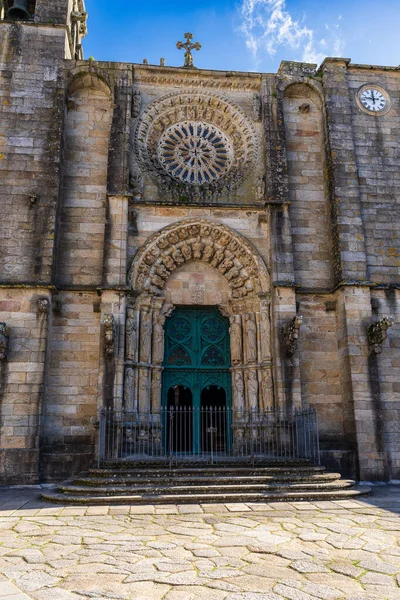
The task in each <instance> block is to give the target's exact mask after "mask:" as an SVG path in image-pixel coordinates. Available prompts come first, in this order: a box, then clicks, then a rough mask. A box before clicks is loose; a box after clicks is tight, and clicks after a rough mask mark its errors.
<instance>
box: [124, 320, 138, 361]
mask: <svg viewBox="0 0 400 600" xmlns="http://www.w3.org/2000/svg"><path fill="white" fill-rule="evenodd" d="M127 314H128V318H127V319H126V325H125V332H126V342H125V352H126V357H125V358H126V360H129V361H131V360H136V347H137V319H136V317H135V312H134V310H133V309H132V308H128V311H127Z"/></svg>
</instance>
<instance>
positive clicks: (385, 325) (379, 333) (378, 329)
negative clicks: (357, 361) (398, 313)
mask: <svg viewBox="0 0 400 600" xmlns="http://www.w3.org/2000/svg"><path fill="white" fill-rule="evenodd" d="M393 323H394V318H393V317H383V319H380V321H376V323H371V325H368V329H367V335H368V344H369V347H370V351H371V353H374V354H381V353H382V344H383V342H384V341H385V340H386V338H387V331H388V329H389V328H390V327H392V326H393Z"/></svg>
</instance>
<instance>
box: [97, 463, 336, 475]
mask: <svg viewBox="0 0 400 600" xmlns="http://www.w3.org/2000/svg"><path fill="white" fill-rule="evenodd" d="M324 472H325V467H315V466H312V465H307V466H304V465H303V466H298V467H296V466H294V467H286V468H285V467H278V466H276V467H263V466H261V467H252V466H247V467H232V466H231V467H228V466H218V467H217V466H211V465H196V466H194V465H192V466H190V467H184V466H179V467H176V466H174V467H172V468H169V467H167V466H165V464H164V465H163V466H160V467H154V466H152V465H148V466H147V468H144V467H140V468H130V467H127V468H122V467H121V466H119V467H118V468H110V467H104V468H98V469H89V471H88V473H89V475H90V476H94V477H110V476H114V475H116V474H120V473H122V474H123V476H124V477H127V476H135V477H137V476H142V475H143V474H145V476H146V477H184V476H188V475H189V476H190V475H198V474H199V473H201V474H204V476H207V477H215V476H218V475H221V474H223V475H226V476H236V475H248V476H253V475H254V476H257V475H271V476H273V475H277V474H278V475H282V476H284V475H287V476H292V475H293V476H295V475H298V474H303V475H304V474H306V475H312V474H317V473H324Z"/></svg>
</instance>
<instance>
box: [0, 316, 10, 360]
mask: <svg viewBox="0 0 400 600" xmlns="http://www.w3.org/2000/svg"><path fill="white" fill-rule="evenodd" d="M9 345H10V329H9V328H8V327H7V324H6V323H0V360H6V359H7V355H8V349H9Z"/></svg>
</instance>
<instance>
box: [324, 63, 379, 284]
mask: <svg viewBox="0 0 400 600" xmlns="http://www.w3.org/2000/svg"><path fill="white" fill-rule="evenodd" d="M349 62H350V60H349V59H346V58H326V59H325V60H324V62H323V63H322V65H321V67H320V71H321V72H322V82H323V86H324V92H325V105H326V110H327V116H328V119H329V121H328V124H329V126H328V138H329V139H328V142H329V148H328V149H329V150H330V152H329V154H328V161H329V162H328V166H329V175H330V179H331V184H332V187H333V186H334V189H333V190H332V199H331V200H332V203H333V209H332V215H333V217H334V221H333V241H334V269H335V276H336V280H337V282H339V281H343V280H348V281H365V280H366V279H367V271H366V265H367V260H366V250H365V236H364V227H363V222H362V214H363V213H362V210H361V195H360V184H359V179H358V177H359V175H358V169H357V155H356V146H355V140H354V130H353V114H352V113H353V107H352V105H353V102H354V98H353V94H354V89H353V88H351V87H350V85H349V80H348V72H347V69H348V65H349Z"/></svg>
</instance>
